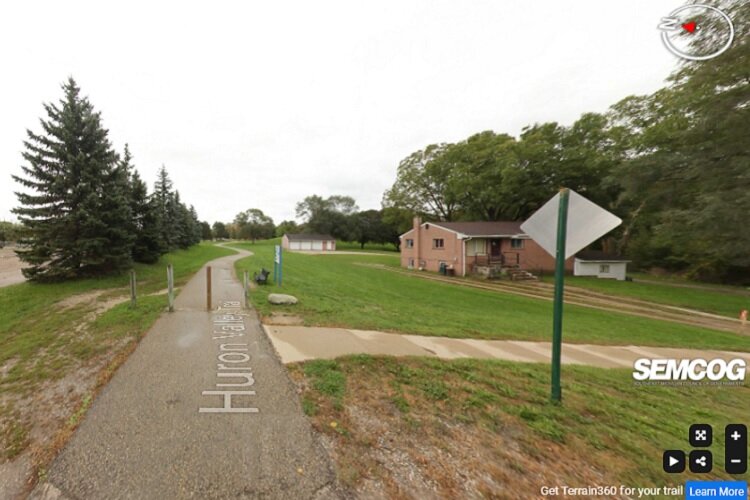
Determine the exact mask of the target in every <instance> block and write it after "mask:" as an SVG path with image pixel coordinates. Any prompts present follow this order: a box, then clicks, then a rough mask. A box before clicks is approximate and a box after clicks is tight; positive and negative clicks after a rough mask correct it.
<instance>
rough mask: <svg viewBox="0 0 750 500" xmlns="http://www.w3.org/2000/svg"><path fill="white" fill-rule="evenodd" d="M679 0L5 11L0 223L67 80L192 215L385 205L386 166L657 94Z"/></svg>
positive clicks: (40, 5) (0, 24) (22, 7)
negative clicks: (28, 145) (339, 201)
mask: <svg viewBox="0 0 750 500" xmlns="http://www.w3.org/2000/svg"><path fill="white" fill-rule="evenodd" d="M680 5H682V2H676V1H667V0H608V1H607V2H602V1H601V0H599V1H593V0H592V1H589V0H586V1H566V2H561V1H559V0H555V1H549V0H544V1H542V0H535V1H534V2H527V1H521V0H516V1H508V0H495V1H477V0H473V1H471V2H465V1H463V2H462V1H458V0H455V1H443V0H396V1H393V0H377V1H363V0H360V1H356V2H353V1H351V0H348V1H346V0H344V1H328V0H317V1H314V2H311V1H309V0H308V1H294V2H292V1H273V2H270V1H265V2H257V1H256V2H247V1H245V2H228V1H214V2H207V1H204V2H190V1H180V2H155V1H151V2H139V1H128V2H122V1H120V2H101V1H99V2H80V1H66V2H59V1H36V2H10V3H8V4H6V5H4V6H3V12H2V15H0V54H2V62H1V63H0V64H2V67H3V77H2V79H0V99H2V103H1V105H2V112H0V220H3V219H4V220H14V217H13V215H12V214H11V212H10V210H11V208H13V207H14V206H16V205H17V200H16V197H15V195H14V194H13V192H14V191H15V190H18V189H19V186H18V185H17V184H16V183H15V182H14V181H13V180H12V178H11V174H20V173H21V169H20V166H21V165H22V164H23V158H22V157H21V152H22V150H23V144H22V141H23V140H24V138H25V135H26V129H29V128H30V129H31V130H33V131H35V132H39V131H40V126H39V119H40V118H41V117H42V116H43V115H44V110H43V107H42V104H43V103H44V102H51V101H55V102H56V101H57V100H58V99H60V98H61V96H62V91H61V89H60V85H61V84H62V83H63V81H64V80H65V79H67V77H68V76H73V77H74V78H75V79H76V81H77V82H78V84H79V86H80V87H81V88H82V93H83V94H84V95H86V96H88V97H89V99H90V100H91V102H92V104H93V105H94V106H95V108H96V109H97V110H99V111H100V112H101V114H102V119H103V123H104V126H105V127H106V128H107V129H108V130H109V133H110V135H109V137H110V140H111V141H112V143H113V145H114V147H115V148H116V149H117V150H118V151H122V148H123V146H124V144H125V143H128V144H129V145H130V149H131V152H132V153H133V156H134V164H135V165H136V167H137V169H138V170H139V172H140V173H141V176H142V177H143V178H144V179H145V180H146V181H147V182H148V183H149V185H153V182H154V180H155V178H156V171H157V169H158V168H159V167H160V166H161V165H162V164H164V165H165V166H166V167H167V170H168V171H169V173H170V175H171V177H172V180H173V181H174V184H175V187H176V188H177V189H178V190H179V191H180V194H181V196H182V199H183V200H184V201H186V202H187V203H188V204H193V205H195V208H196V210H197V211H198V214H199V216H200V218H201V219H202V220H208V221H209V222H212V223H213V222H214V221H217V220H220V221H225V222H230V221H231V220H232V219H233V218H234V216H235V215H236V214H237V213H238V212H240V211H242V210H246V209H248V208H260V209H262V210H263V211H264V212H266V213H267V214H269V215H271V216H272V217H273V219H274V221H276V222H277V223H278V222H280V221H281V220H285V219H293V218H294V208H295V204H296V203H297V202H298V201H300V200H302V199H303V198H304V197H305V196H308V195H311V194H319V195H322V196H329V195H332V194H340V195H349V196H352V197H354V199H355V200H356V201H357V203H358V205H359V207H360V208H361V209H363V210H364V209H369V208H380V202H381V199H382V195H383V192H384V191H385V190H386V189H387V188H389V187H390V186H391V185H392V184H393V182H394V180H395V177H396V169H397V167H398V164H399V161H400V160H402V159H403V158H405V157H406V156H408V155H409V154H410V153H412V152H414V151H416V150H419V149H422V148H423V147H425V146H427V145H429V144H433V143H439V142H455V141H460V140H462V139H465V138H467V137H468V136H470V135H472V134H474V133H477V132H481V131H484V130H494V131H496V132H505V133H510V134H513V135H518V134H519V133H520V131H521V129H522V128H523V127H524V126H526V125H529V124H533V123H537V122H547V121H556V122H559V123H562V124H566V125H567V124H570V123H572V122H573V121H575V119H576V118H577V117H578V116H580V115H581V114H582V113H584V112H589V111H595V112H603V111H605V110H606V109H607V108H608V107H609V106H610V105H612V104H614V103H615V102H617V101H619V100H620V99H622V98H623V97H625V96H627V95H631V94H645V93H651V92H653V91H655V90H657V89H659V88H660V87H662V86H664V84H665V78H666V77H667V76H668V75H669V73H670V72H671V71H672V70H673V69H674V68H675V67H676V65H677V60H676V59H675V57H674V56H673V55H672V54H670V53H669V52H668V51H667V50H666V49H665V48H664V47H663V46H662V44H661V42H660V39H659V32H658V31H657V28H656V27H657V25H658V23H659V20H660V18H661V17H663V16H666V15H667V14H668V13H669V12H670V11H671V10H672V9H674V8H676V7H678V6H680Z"/></svg>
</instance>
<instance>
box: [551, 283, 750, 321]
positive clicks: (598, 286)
mask: <svg viewBox="0 0 750 500" xmlns="http://www.w3.org/2000/svg"><path fill="white" fill-rule="evenodd" d="M644 279H653V280H654V281H657V279H654V278H645V277H644ZM543 280H544V281H546V282H547V283H553V282H554V279H553V278H552V277H551V276H545V277H544V278H543ZM565 280H566V283H567V284H569V285H572V286H577V287H581V288H588V289H591V290H594V291H597V292H602V293H606V294H609V295H621V296H623V297H633V298H637V299H642V300H648V301H651V302H657V303H659V304H667V305H671V306H678V307H686V308H689V309H696V310H698V311H703V312H708V313H713V314H720V315H722V316H729V317H731V318H737V317H739V314H740V311H741V310H742V309H750V293H747V292H746V291H745V290H744V289H743V288H741V287H730V286H726V287H720V286H710V285H709V286H707V287H706V289H696V288H686V287H681V286H679V284H678V283H675V284H674V285H671V284H670V282H669V281H664V283H663V284H662V283H655V282H650V283H644V282H639V281H638V279H637V278H636V279H635V281H616V280H607V279H599V278H593V277H588V276H569V277H566V278H565ZM680 283H687V282H680ZM694 285H697V284H694Z"/></svg>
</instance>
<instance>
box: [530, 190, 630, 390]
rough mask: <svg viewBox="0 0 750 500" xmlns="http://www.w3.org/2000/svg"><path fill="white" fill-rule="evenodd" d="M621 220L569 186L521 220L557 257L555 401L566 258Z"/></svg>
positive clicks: (554, 323) (549, 251) (558, 382)
mask: <svg viewBox="0 0 750 500" xmlns="http://www.w3.org/2000/svg"><path fill="white" fill-rule="evenodd" d="M621 223H622V219H620V218H619V217H617V216H616V215H614V214H611V213H609V212H607V211H606V210H604V209H603V208H602V207H600V206H598V205H597V204H596V203H593V202H591V201H589V200H587V199H586V198H584V197H583V196H581V195H580V194H578V193H576V192H575V191H571V190H570V189H567V188H562V189H560V192H559V193H558V194H556V195H555V196H553V197H552V198H551V199H550V200H549V201H548V202H547V203H545V204H544V205H543V206H542V207H541V208H539V210H537V211H536V212H534V214H533V215H532V216H531V217H529V218H528V219H526V221H525V222H524V223H523V224H521V230H522V231H523V232H524V233H526V234H527V235H529V237H531V238H532V239H533V240H534V241H535V242H536V243H537V244H538V245H539V246H541V247H542V248H543V249H544V250H545V251H546V252H547V253H548V254H550V255H551V256H553V257H554V258H555V298H554V302H553V306H554V308H553V316H552V402H554V403H557V404H560V402H561V401H562V388H561V386H560V362H561V357H562V317H563V284H564V280H565V260H566V259H569V258H571V257H573V256H574V255H575V254H576V253H577V252H579V251H580V250H583V249H584V248H585V247H587V246H588V245H590V244H591V243H593V242H594V241H596V240H597V239H599V238H601V237H602V236H604V235H605V234H607V233H608V232H610V231H611V230H613V229H614V228H616V227H617V226H619V225H620V224H621Z"/></svg>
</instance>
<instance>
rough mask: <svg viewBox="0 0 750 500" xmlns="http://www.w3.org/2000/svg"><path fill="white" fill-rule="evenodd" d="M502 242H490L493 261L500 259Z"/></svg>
mask: <svg viewBox="0 0 750 500" xmlns="http://www.w3.org/2000/svg"><path fill="white" fill-rule="evenodd" d="M500 255H502V254H501V252H500V240H490V258H491V259H492V260H498V259H500Z"/></svg>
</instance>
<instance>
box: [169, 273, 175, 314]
mask: <svg viewBox="0 0 750 500" xmlns="http://www.w3.org/2000/svg"><path fill="white" fill-rule="evenodd" d="M167 299H168V300H169V312H174V269H173V268H172V264H167Z"/></svg>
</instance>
